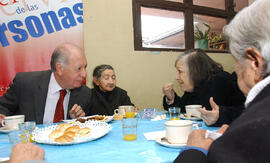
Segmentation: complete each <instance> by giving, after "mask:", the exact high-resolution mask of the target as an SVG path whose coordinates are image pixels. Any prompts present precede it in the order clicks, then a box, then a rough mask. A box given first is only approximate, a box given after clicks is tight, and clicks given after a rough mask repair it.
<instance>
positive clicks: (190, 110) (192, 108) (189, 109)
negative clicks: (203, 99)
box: [185, 105, 202, 118]
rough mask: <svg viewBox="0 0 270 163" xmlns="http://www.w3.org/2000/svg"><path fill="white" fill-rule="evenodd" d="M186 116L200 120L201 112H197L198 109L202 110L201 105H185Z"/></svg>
mask: <svg viewBox="0 0 270 163" xmlns="http://www.w3.org/2000/svg"><path fill="white" fill-rule="evenodd" d="M185 107H186V113H187V114H186V115H187V117H191V116H194V117H198V118H201V112H200V111H199V110H198V109H199V108H202V105H186V106H185Z"/></svg>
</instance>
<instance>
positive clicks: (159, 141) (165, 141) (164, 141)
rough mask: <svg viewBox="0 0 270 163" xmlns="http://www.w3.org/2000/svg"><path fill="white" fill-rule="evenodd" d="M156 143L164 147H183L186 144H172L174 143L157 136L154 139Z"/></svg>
mask: <svg viewBox="0 0 270 163" xmlns="http://www.w3.org/2000/svg"><path fill="white" fill-rule="evenodd" d="M155 141H156V143H158V144H160V145H162V146H165V147H169V148H182V147H185V146H186V145H187V144H186V143H183V144H174V143H169V142H168V140H167V139H166V138H165V137H163V138H157V139H155Z"/></svg>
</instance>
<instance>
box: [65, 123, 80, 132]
mask: <svg viewBox="0 0 270 163" xmlns="http://www.w3.org/2000/svg"><path fill="white" fill-rule="evenodd" d="M79 130H80V127H79V126H78V125H75V126H72V127H69V128H67V129H66V130H65V132H69V131H72V132H75V133H77V132H78V131H79Z"/></svg>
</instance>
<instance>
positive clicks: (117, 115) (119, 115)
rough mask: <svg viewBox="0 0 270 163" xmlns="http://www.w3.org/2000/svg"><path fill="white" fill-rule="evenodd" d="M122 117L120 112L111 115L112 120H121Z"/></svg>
mask: <svg viewBox="0 0 270 163" xmlns="http://www.w3.org/2000/svg"><path fill="white" fill-rule="evenodd" d="M123 118H124V116H123V115H121V114H115V115H114V116H113V119H114V120H123Z"/></svg>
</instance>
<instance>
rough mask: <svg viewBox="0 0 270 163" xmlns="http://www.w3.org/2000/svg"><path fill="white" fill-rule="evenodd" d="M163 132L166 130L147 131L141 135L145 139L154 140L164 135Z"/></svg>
mask: <svg viewBox="0 0 270 163" xmlns="http://www.w3.org/2000/svg"><path fill="white" fill-rule="evenodd" d="M165 134H166V131H165V130H162V131H154V132H147V133H144V134H143V135H144V137H145V138H146V139H147V140H156V139H160V138H163V137H165Z"/></svg>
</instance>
